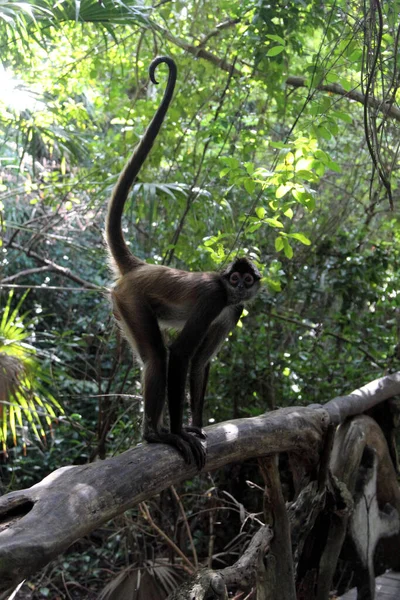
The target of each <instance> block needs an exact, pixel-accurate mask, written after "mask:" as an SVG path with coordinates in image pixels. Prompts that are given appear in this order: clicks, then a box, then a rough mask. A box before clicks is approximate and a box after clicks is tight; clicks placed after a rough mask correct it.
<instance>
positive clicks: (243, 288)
mask: <svg viewBox="0 0 400 600" xmlns="http://www.w3.org/2000/svg"><path fill="white" fill-rule="evenodd" d="M222 277H223V278H224V281H225V284H226V287H227V291H228V299H229V304H241V303H242V302H246V301H247V300H251V298H254V296H255V295H256V294H257V292H258V290H259V288H260V279H261V274H260V272H259V270H258V269H257V267H256V266H255V265H253V263H252V262H250V261H249V260H248V259H247V258H238V259H236V260H235V261H234V262H233V263H232V264H231V265H229V267H228V268H227V269H226V270H225V271H224V272H223V274H222Z"/></svg>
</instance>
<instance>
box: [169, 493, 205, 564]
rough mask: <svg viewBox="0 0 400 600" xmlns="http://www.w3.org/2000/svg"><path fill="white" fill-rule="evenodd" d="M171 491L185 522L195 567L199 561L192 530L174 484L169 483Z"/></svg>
mask: <svg viewBox="0 0 400 600" xmlns="http://www.w3.org/2000/svg"><path fill="white" fill-rule="evenodd" d="M171 491H172V493H173V495H174V497H175V500H176V501H177V503H178V506H179V510H180V512H181V515H182V519H183V522H184V524H185V529H186V533H187V535H188V538H189V543H190V547H191V549H192V554H193V562H194V566H195V567H196V569H197V568H198V566H199V561H198V558H197V552H196V547H195V545H194V542H193V536H192V532H191V530H190V526H189V522H188V520H187V516H186V512H185V509H184V508H183V504H182V501H181V499H180V497H179V495H178V492H177V491H176V488H175V486H174V485H171Z"/></svg>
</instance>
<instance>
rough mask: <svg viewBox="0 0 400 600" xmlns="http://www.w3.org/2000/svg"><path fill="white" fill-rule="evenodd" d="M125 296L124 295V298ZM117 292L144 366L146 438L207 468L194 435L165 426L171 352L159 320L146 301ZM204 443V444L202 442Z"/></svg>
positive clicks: (124, 322)
mask: <svg viewBox="0 0 400 600" xmlns="http://www.w3.org/2000/svg"><path fill="white" fill-rule="evenodd" d="M121 296H122V295H121ZM121 296H120V295H119V293H118V289H116V290H114V292H113V302H114V304H115V306H116V308H117V311H118V315H119V317H120V324H121V326H122V329H123V331H124V333H125V336H126V338H127V340H128V342H129V344H130V345H131V347H132V349H133V351H134V353H135V354H138V355H139V357H140V359H141V361H142V364H143V398H144V418H143V438H144V439H145V440H146V441H147V442H150V443H163V444H168V445H170V446H174V447H175V448H176V449H177V450H178V451H179V452H180V453H181V454H182V456H183V458H184V460H185V462H186V463H188V464H191V463H192V462H193V459H194V460H195V462H196V464H197V465H198V467H199V468H201V467H202V466H204V459H202V458H201V456H202V453H204V451H203V450H202V448H201V445H200V448H198V447H197V445H196V449H195V451H193V443H192V436H190V439H188V438H187V437H186V436H189V434H186V435H184V434H183V433H182V435H180V434H179V433H178V432H176V433H170V432H169V431H167V430H166V429H164V428H163V427H162V419H163V409H164V405H165V399H166V393H167V361H168V359H167V350H166V348H165V344H164V340H163V337H162V334H161V331H160V328H159V326H158V322H157V319H156V317H155V316H154V313H153V311H152V310H151V308H150V306H149V305H148V304H147V303H146V301H145V299H144V298H142V297H139V296H138V295H136V296H135V298H130V299H129V302H128V303H127V302H126V301H125V300H124V299H123V298H122V297H121ZM199 444H200V442H199Z"/></svg>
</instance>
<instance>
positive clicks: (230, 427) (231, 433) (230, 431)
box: [222, 423, 239, 442]
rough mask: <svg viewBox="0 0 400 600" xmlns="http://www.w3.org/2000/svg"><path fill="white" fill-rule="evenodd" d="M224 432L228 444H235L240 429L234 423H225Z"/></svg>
mask: <svg viewBox="0 0 400 600" xmlns="http://www.w3.org/2000/svg"><path fill="white" fill-rule="evenodd" d="M222 430H223V432H224V434H225V440H226V441H227V442H233V441H235V440H237V438H238V437H239V429H238V427H237V426H236V425H234V424H233V423H225V424H224V425H223V426H222Z"/></svg>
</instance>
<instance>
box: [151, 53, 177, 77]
mask: <svg viewBox="0 0 400 600" xmlns="http://www.w3.org/2000/svg"><path fill="white" fill-rule="evenodd" d="M161 63H165V64H166V65H168V69H169V76H170V78H172V79H173V81H174V84H175V81H176V75H177V68H176V63H175V61H174V59H173V58H171V57H170V56H157V57H156V58H155V59H154V60H152V61H151V63H150V67H149V75H150V80H151V82H152V83H155V84H158V81H157V79H156V78H155V71H156V68H157V67H158V65H160V64H161Z"/></svg>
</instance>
